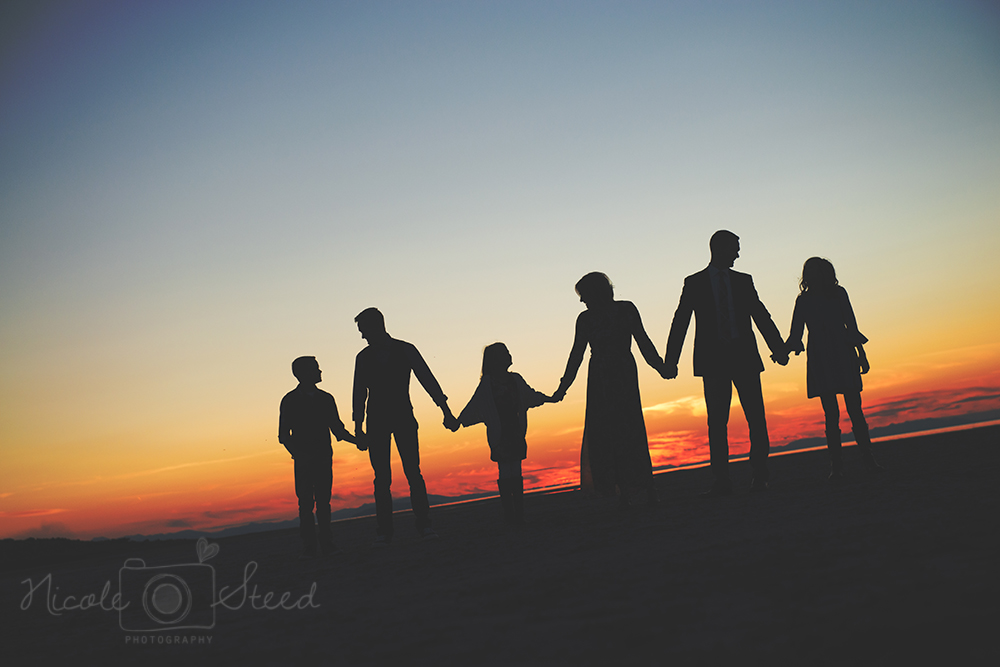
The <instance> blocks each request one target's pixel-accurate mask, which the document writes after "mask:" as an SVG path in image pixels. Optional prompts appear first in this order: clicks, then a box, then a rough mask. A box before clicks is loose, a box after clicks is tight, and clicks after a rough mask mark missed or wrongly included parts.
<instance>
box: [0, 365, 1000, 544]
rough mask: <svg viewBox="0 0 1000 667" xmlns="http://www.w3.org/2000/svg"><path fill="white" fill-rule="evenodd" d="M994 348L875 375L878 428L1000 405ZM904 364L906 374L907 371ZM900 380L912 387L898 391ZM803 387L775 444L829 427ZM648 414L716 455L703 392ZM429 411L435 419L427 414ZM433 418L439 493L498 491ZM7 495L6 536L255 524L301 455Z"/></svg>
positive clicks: (536, 482) (473, 439)
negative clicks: (896, 379) (934, 380)
mask: <svg viewBox="0 0 1000 667" xmlns="http://www.w3.org/2000/svg"><path fill="white" fill-rule="evenodd" d="M987 351H988V352H990V354H986V355H982V354H971V355H969V356H968V358H966V359H964V360H961V359H960V360H959V361H961V362H962V363H958V364H957V365H955V366H952V365H949V366H948V368H946V369H944V370H945V372H943V373H940V374H939V376H938V380H939V383H938V386H939V387H940V388H939V389H938V390H935V391H927V390H922V389H920V387H925V386H927V384H928V382H927V379H926V378H924V379H923V380H922V381H920V382H914V384H915V385H916V386H915V387H907V385H906V384H905V383H904V384H902V385H901V386H887V385H884V384H880V383H877V382H868V385H869V388H866V391H865V394H864V398H865V412H866V416H867V418H868V421H869V423H870V425H871V427H872V428H878V427H880V426H887V425H890V424H897V423H903V422H913V421H915V420H919V419H926V418H931V417H945V416H956V415H962V414H966V413H975V412H984V411H986V410H994V409H996V408H997V406H998V404H1000V364H997V363H996V361H997V360H996V358H995V354H994V353H995V351H996V350H995V348H993V347H988V348H987ZM980 352H982V350H980ZM951 356H952V358H955V355H954V354H952V355H951ZM984 361H989V362H990V363H992V366H991V367H990V369H989V370H984V371H983V372H981V373H980V374H979V377H977V381H976V382H975V383H961V382H958V378H960V377H962V376H963V375H966V372H967V371H968V368H963V366H964V365H966V364H969V363H982V362H984ZM980 368H983V367H982V366H980ZM904 371H905V369H902V370H900V371H899V373H898V374H899V375H900V376H903V375H905V372H904ZM966 376H967V375H966ZM765 377H767V376H766V375H765ZM949 380H950V382H949ZM899 388H903V389H906V388H910V389H911V391H909V392H906V393H896V392H894V391H893V390H894V389H899ZM793 394H798V392H783V391H781V390H777V391H776V390H774V389H769V387H768V385H767V383H765V396H766V397H767V398H768V400H769V403H768V422H769V432H770V436H771V442H772V446H773V447H780V446H783V445H786V444H788V443H789V442H791V441H793V440H797V439H801V438H806V437H819V436H822V432H823V419H822V410H821V409H820V406H819V402H818V401H815V400H814V401H806V400H804V399H802V398H801V395H793ZM580 407H582V403H580V402H579V401H578V402H577V404H575V405H574V406H572V409H571V410H570V412H571V413H574V415H575V413H576V412H578V411H579V408H580ZM645 412H646V424H647V431H648V434H649V444H650V455H651V458H652V461H653V465H654V468H657V469H662V468H663V467H678V466H684V465H690V464H694V463H701V462H704V461H706V460H707V458H708V451H707V445H706V429H705V411H704V402H703V400H702V399H701V397H700V396H697V395H692V396H688V397H682V398H679V399H675V400H674V401H670V402H668V403H663V404H656V405H653V406H647V407H646V409H645ZM575 418H576V420H578V421H577V422H576V423H572V422H570V423H563V422H562V421H553V419H552V417H551V416H549V415H546V414H545V413H544V407H543V408H540V409H536V410H533V411H532V412H531V413H530V414H529V423H530V425H531V428H530V430H529V435H528V442H529V456H528V459H527V460H526V461H525V463H524V474H525V482H526V487H527V488H529V489H537V488H543V487H552V486H562V485H572V484H575V483H577V481H578V475H579V440H580V436H581V427H582V411H581V414H579V415H575ZM843 419H844V420H845V424H844V432H845V433H847V432H848V431H849V430H850V427H849V423H847V422H846V415H843ZM424 420H425V422H428V421H430V418H429V417H427V416H424ZM432 424H433V422H431V423H430V424H428V425H427V427H425V428H423V429H421V436H422V443H421V454H422V467H423V471H424V476H425V479H426V480H427V484H428V490H429V492H430V493H431V494H432V495H436V496H448V497H456V496H464V495H468V494H478V493H492V492H494V490H495V488H496V486H495V484H496V466H495V464H494V463H493V462H491V461H490V460H489V454H488V452H489V450H488V448H487V446H486V444H485V432H484V431H483V430H482V429H481V428H477V427H472V428H470V429H462V430H460V431H459V433H458V434H450V433H447V432H445V431H444V430H443V429H440V430H439V429H437V428H436V424H433V425H432ZM748 450H749V442H748V440H747V434H746V424H745V422H744V421H743V418H742V414H741V412H740V410H739V407H738V401H736V400H735V398H734V407H733V411H732V416H731V419H730V453H731V454H732V455H733V456H740V455H745V454H746V453H747V452H748ZM393 479H394V482H395V483H394V484H393V491H394V494H395V497H396V498H400V497H405V495H406V493H407V487H406V481H405V477H404V476H403V474H402V469H401V468H400V466H399V462H398V457H396V456H395V455H394V457H393ZM2 500H3V502H4V510H3V511H2V512H0V521H2V525H3V529H2V530H3V537H28V536H36V537H50V536H70V537H77V538H83V539H88V538H92V537H96V536H104V537H118V536H122V535H130V534H153V533H169V532H175V531H178V530H183V529H194V530H208V531H211V530H218V529H222V528H225V527H229V526H235V525H241V524H246V523H249V522H254V521H258V522H268V521H278V520H287V519H292V518H294V517H295V516H296V514H297V510H296V502H295V497H294V492H293V486H292V466H291V460H290V459H289V457H288V456H287V454H286V453H285V451H284V449H283V448H280V446H277V447H275V446H266V447H258V448H257V450H256V451H253V452H249V453H246V454H243V455H240V456H233V457H229V458H219V459H205V460H203V461H201V462H197V463H188V464H182V465H174V466H169V465H168V466H159V467H157V468H153V469H148V470H143V471H135V470H133V471H132V472H126V473H120V474H115V475H107V476H103V477H93V478H90V479H85V478H78V479H75V480H73V481H66V482H62V483H59V482H52V483H50V484H45V483H37V484H35V485H32V486H25V487H21V488H19V489H17V490H16V492H7V493H5V494H4V497H3V498H2ZM371 502H372V496H371V469H370V466H369V464H368V460H367V455H366V454H364V453H362V452H358V451H357V450H355V449H354V447H353V446H352V445H349V444H348V443H335V462H334V499H333V509H334V511H336V510H339V509H344V508H352V507H358V506H360V505H362V504H365V503H371Z"/></svg>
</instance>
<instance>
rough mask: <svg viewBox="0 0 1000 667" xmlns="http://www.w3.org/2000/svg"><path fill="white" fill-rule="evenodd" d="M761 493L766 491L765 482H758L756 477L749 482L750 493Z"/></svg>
mask: <svg viewBox="0 0 1000 667" xmlns="http://www.w3.org/2000/svg"><path fill="white" fill-rule="evenodd" d="M761 491H767V482H765V481H763V480H759V479H757V478H756V477H755V478H753V479H752V480H751V481H750V492H751V493H760V492H761Z"/></svg>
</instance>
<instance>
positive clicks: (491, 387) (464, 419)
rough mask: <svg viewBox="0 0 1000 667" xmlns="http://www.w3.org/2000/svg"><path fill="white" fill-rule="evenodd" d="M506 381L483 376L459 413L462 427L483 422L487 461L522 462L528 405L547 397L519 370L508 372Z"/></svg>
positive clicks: (541, 401) (526, 445) (525, 453)
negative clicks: (531, 384)
mask: <svg viewBox="0 0 1000 667" xmlns="http://www.w3.org/2000/svg"><path fill="white" fill-rule="evenodd" d="M507 376H508V377H507V381H506V382H504V381H503V380H502V379H499V378H498V379H496V380H494V379H493V378H491V376H489V375H484V376H483V377H482V379H481V380H480V381H479V386H478V387H476V392H475V393H474V394H473V395H472V398H471V399H469V403H468V405H466V406H465V408H464V409H463V410H462V412H461V414H459V416H458V421H459V423H461V424H462V426H472V425H473V424H486V442H487V443H488V444H489V446H490V460H492V461H496V462H497V463H509V462H514V461H521V460H523V459H525V458H526V457H527V456H528V443H527V441H526V440H525V434H527V432H528V408H534V407H537V406H539V405H541V404H542V403H544V402H545V401H547V400H548V397H546V396H545V395H544V394H541V393H539V392H537V391H535V390H534V389H532V388H531V387H529V386H528V383H527V382H525V381H524V378H523V377H521V376H520V375H519V374H518V373H507Z"/></svg>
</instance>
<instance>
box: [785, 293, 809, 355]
mask: <svg viewBox="0 0 1000 667" xmlns="http://www.w3.org/2000/svg"><path fill="white" fill-rule="evenodd" d="M803 308H804V307H803V306H802V295H801V294H800V295H799V296H798V298H797V299H795V310H793V311H792V325H791V327H789V329H788V340H786V341H785V352H786V354H787V353H788V352H794V353H795V356H798V355H799V354H801V353H802V352H803V351H804V350H805V346H803V345H802V334H803V333H804V331H805V326H806V321H805V317H804V316H803V314H802V310H803Z"/></svg>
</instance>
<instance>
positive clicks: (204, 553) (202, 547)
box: [195, 537, 219, 563]
mask: <svg viewBox="0 0 1000 667" xmlns="http://www.w3.org/2000/svg"><path fill="white" fill-rule="evenodd" d="M195 548H196V549H197V551H198V562H199V563H204V562H205V561H206V560H208V559H209V558H214V557H215V554H217V553H219V545H218V544H209V543H208V540H206V539H205V538H204V537H199V538H198V544H197V545H196V546H195Z"/></svg>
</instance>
